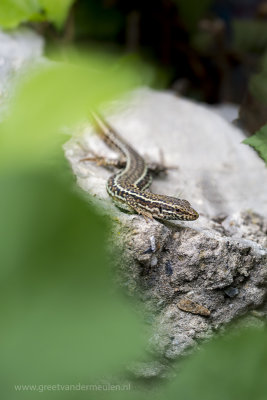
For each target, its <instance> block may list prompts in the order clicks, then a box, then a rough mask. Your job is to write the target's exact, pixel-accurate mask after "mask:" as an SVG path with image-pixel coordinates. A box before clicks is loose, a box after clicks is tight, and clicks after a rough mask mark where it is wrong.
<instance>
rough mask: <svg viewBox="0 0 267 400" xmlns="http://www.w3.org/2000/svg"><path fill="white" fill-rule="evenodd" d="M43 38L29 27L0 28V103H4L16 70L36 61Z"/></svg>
mask: <svg viewBox="0 0 267 400" xmlns="http://www.w3.org/2000/svg"><path fill="white" fill-rule="evenodd" d="M43 48H44V40H43V39H42V38H41V37H40V36H39V35H37V34H36V33H34V32H33V31H31V30H30V29H26V28H21V29H18V30H15V31H12V32H3V31H1V30H0V105H1V106H3V104H4V103H6V100H7V97H8V96H9V94H10V90H11V89H10V85H11V84H12V78H13V79H14V78H15V77H16V76H17V74H18V72H20V73H21V71H22V70H23V69H24V68H25V69H26V68H27V67H29V66H30V65H31V63H32V61H33V60H34V61H38V60H39V59H40V58H41V56H42V53H43Z"/></svg>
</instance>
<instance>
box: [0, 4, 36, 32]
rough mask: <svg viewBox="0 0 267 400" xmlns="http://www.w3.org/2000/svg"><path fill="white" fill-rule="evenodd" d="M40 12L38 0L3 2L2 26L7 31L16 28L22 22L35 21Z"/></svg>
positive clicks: (0, 11) (0, 18)
mask: <svg viewBox="0 0 267 400" xmlns="http://www.w3.org/2000/svg"><path fill="white" fill-rule="evenodd" d="M39 12H40V4H39V1H38V0H1V2H0V26H1V27H3V28H6V29H11V28H16V27H17V26H18V25H20V24H21V23H22V22H27V21H29V20H31V19H34V16H35V15H36V14H38V13H39Z"/></svg>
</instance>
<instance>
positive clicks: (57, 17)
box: [39, 0, 74, 28]
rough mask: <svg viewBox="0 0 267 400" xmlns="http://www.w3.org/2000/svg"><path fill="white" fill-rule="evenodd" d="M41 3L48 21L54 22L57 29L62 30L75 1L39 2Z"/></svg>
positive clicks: (41, 0)
mask: <svg viewBox="0 0 267 400" xmlns="http://www.w3.org/2000/svg"><path fill="white" fill-rule="evenodd" d="M39 3H40V5H41V6H42V8H43V9H44V11H45V15H46V18H47V20H48V21H50V22H53V23H54V24H55V26H56V27H57V28H62V25H63V23H64V22H65V19H66V18H67V15H68V12H69V9H70V6H71V5H72V4H73V3H74V0H56V1H55V0H39Z"/></svg>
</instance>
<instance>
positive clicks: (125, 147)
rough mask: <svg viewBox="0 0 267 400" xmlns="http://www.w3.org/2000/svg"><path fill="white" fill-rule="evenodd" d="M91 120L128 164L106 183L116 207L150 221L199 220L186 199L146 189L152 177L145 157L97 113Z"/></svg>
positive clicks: (105, 140)
mask: <svg viewBox="0 0 267 400" xmlns="http://www.w3.org/2000/svg"><path fill="white" fill-rule="evenodd" d="M92 117H93V123H94V126H95V128H96V130H97V133H98V134H99V135H100V136H101V138H102V139H103V141H104V142H105V143H106V144H107V145H108V146H109V147H110V148H111V149H113V150H115V151H116V152H118V153H119V154H120V156H121V158H122V160H124V161H125V167H124V168H123V169H122V170H121V171H119V172H118V173H116V174H114V175H112V176H111V177H110V178H109V179H108V182H107V192H108V193H109V195H110V196H111V197H112V199H113V200H114V201H115V204H116V205H117V206H119V207H120V208H123V209H126V210H128V211H135V212H137V213H139V214H141V215H143V216H144V217H145V218H151V219H153V218H157V219H167V220H175V219H178V220H187V221H189V220H195V219H197V218H198V213H197V212H196V211H195V210H194V209H193V208H192V207H191V205H190V203H189V202H188V201H187V200H183V199H178V198H176V197H171V196H166V195H159V194H154V193H151V192H150V191H149V190H147V189H148V188H149V186H150V185H151V183H152V177H151V174H150V172H149V169H148V167H147V164H146V162H145V160H144V159H143V157H141V156H140V155H139V154H138V153H137V152H136V151H135V150H134V149H133V148H132V147H131V146H130V145H129V144H128V143H127V142H126V141H125V140H124V139H123V138H122V137H121V136H120V135H119V134H118V133H117V132H115V130H114V129H113V128H112V127H111V126H110V125H109V124H108V123H107V122H106V121H104V120H103V119H102V118H101V117H100V116H99V115H98V114H96V113H92Z"/></svg>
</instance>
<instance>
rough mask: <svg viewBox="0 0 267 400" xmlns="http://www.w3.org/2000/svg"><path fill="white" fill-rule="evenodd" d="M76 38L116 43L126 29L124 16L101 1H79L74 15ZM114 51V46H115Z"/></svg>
mask: <svg viewBox="0 0 267 400" xmlns="http://www.w3.org/2000/svg"><path fill="white" fill-rule="evenodd" d="M74 23H75V38H76V39H82V38H83V37H85V38H88V37H89V38H90V40H102V41H106V42H109V43H110V42H112V41H113V42H114V41H115V40H116V38H117V35H118V34H119V32H120V31H121V30H122V29H123V27H124V15H123V14H122V13H121V12H120V11H119V10H118V9H117V8H116V7H114V5H113V4H112V2H104V1H101V0H100V1H99V0H90V1H87V0H79V7H77V10H76V12H75V15H74ZM113 49H114V46H113Z"/></svg>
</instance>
